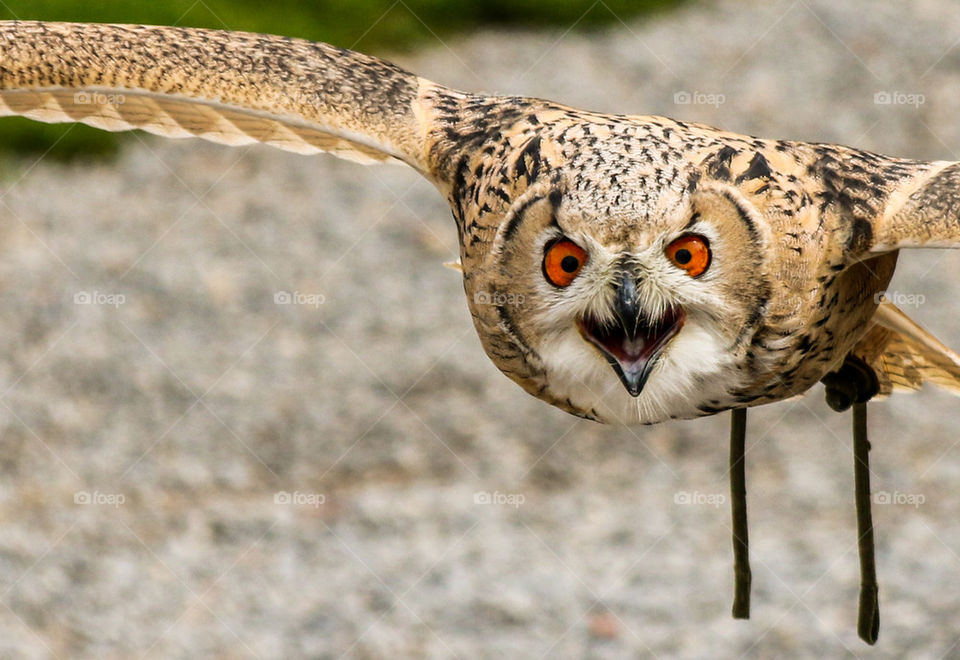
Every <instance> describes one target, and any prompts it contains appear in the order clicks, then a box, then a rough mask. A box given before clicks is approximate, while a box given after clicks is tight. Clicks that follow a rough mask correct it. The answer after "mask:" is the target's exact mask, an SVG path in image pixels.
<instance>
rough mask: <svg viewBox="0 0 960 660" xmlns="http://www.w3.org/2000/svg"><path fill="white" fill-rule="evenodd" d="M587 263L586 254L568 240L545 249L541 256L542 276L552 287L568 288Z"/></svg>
mask: <svg viewBox="0 0 960 660" xmlns="http://www.w3.org/2000/svg"><path fill="white" fill-rule="evenodd" d="M586 263H587V252H586V250H584V249H583V248H582V247H580V246H579V245H577V244H576V243H574V242H573V241H571V240H570V239H569V238H562V239H560V240H559V241H557V242H556V243H553V244H552V245H550V246H549V247H547V251H546V253H545V254H544V255H543V275H544V277H546V278H547V281H548V282H550V284H552V285H554V286H560V287H563V286H570V283H571V282H573V280H574V278H576V276H577V275H578V274H579V273H580V269H581V268H583V266H584V264H586Z"/></svg>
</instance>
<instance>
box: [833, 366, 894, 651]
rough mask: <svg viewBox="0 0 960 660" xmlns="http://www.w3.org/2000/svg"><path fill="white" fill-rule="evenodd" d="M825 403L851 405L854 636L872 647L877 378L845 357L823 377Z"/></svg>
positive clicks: (876, 626) (876, 621)
mask: <svg viewBox="0 0 960 660" xmlns="http://www.w3.org/2000/svg"><path fill="white" fill-rule="evenodd" d="M822 382H823V385H824V389H825V391H826V396H827V404H828V405H829V406H830V407H831V408H833V409H834V410H836V411H838V412H840V411H843V410H846V409H847V408H849V407H850V406H851V405H852V406H853V482H854V500H855V502H856V508H857V551H858V553H859V555H860V601H859V606H858V611H857V634H858V635H859V636H860V639H862V640H863V641H865V642H866V643H867V644H875V643H876V641H877V637H878V636H879V634H880V601H879V594H878V587H877V567H876V560H875V557H874V544H873V514H872V512H871V510H870V456H869V452H870V442H869V441H868V440H867V401H869V400H870V399H871V398H872V397H873V396H874V395H875V394H876V393H877V392H878V391H879V389H880V385H879V381H878V380H877V375H876V373H875V372H874V371H873V369H872V368H871V367H870V366H869V365H868V364H867V363H866V362H864V361H863V360H861V359H860V358H858V357H856V356H854V355H848V356H847V357H846V359H845V360H844V362H843V365H842V366H841V367H840V369H838V370H837V371H834V372H832V373H829V374H827V375H826V376H824V378H823V381H822Z"/></svg>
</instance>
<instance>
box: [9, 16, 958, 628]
mask: <svg viewBox="0 0 960 660" xmlns="http://www.w3.org/2000/svg"><path fill="white" fill-rule="evenodd" d="M3 115H20V116H25V117H29V118H32V119H35V120H39V121H45V122H82V123H85V124H88V125H91V126H95V127H98V128H102V129H105V130H110V131H123V130H130V129H141V130H145V131H148V132H150V133H155V134H157V135H162V136H166V137H174V138H178V137H199V138H203V139H206V140H211V141H213V142H218V143H222V144H227V145H247V144H253V143H264V144H269V145H272V146H275V147H279V148H281V149H285V150H288V151H293V152H297V153H301V154H313V153H318V152H328V153H332V154H334V155H337V156H340V157H343V158H347V159H350V160H354V161H358V162H361V163H378V162H396V163H403V164H406V165H408V166H410V167H412V168H414V169H415V170H416V171H417V172H419V173H420V174H421V175H422V176H424V177H425V178H426V179H427V180H428V181H430V182H431V183H432V184H433V185H434V186H435V187H436V188H437V190H438V192H439V193H440V194H441V195H443V196H444V197H445V198H446V200H447V201H448V203H449V204H450V208H451V210H452V212H453V219H454V221H455V223H456V228H457V232H458V236H459V242H460V260H459V261H458V262H457V264H455V267H456V268H457V269H458V270H460V271H461V272H462V274H463V285H464V290H465V292H466V297H467V304H468V306H469V308H470V312H471V315H472V318H473V322H474V325H475V327H476V330H477V334H478V336H479V338H480V342H481V343H482V345H483V348H484V350H485V351H486V353H487V354H488V355H489V357H490V358H491V360H492V361H493V362H494V364H495V365H496V366H497V367H498V368H499V369H500V370H501V371H502V372H503V373H504V374H506V375H507V376H508V377H509V378H511V379H512V380H514V381H515V382H516V383H518V384H519V385H520V386H521V387H523V388H524V389H525V390H526V391H527V392H529V393H530V394H532V395H534V396H536V397H538V398H540V399H542V400H544V401H546V402H548V403H550V404H552V405H554V406H557V407H559V408H561V409H563V410H565V411H567V412H569V413H572V414H574V415H578V416H580V417H584V418H588V419H593V420H597V421H600V422H609V423H615V424H653V423H657V422H661V421H664V420H667V419H687V418H694V417H699V416H703V415H711V414H715V413H718V412H721V411H725V410H733V411H734V413H733V416H732V419H733V425H732V427H731V430H732V433H731V438H732V441H733V442H732V444H731V475H732V481H731V489H732V490H731V492H732V496H733V499H732V505H731V510H732V512H733V520H734V525H733V527H734V554H735V569H736V575H737V589H736V598H735V601H734V615H735V616H741V617H742V616H747V615H748V614H749V586H750V573H749V564H748V553H747V535H746V500H745V485H744V478H743V438H744V434H745V419H746V418H745V415H746V409H747V408H749V407H751V406H756V405H761V404H765V403H771V402H775V401H779V400H782V399H786V398H789V397H793V396H797V395H801V394H803V393H804V392H806V391H807V390H808V389H810V388H811V387H812V386H813V385H815V384H816V383H818V382H821V381H822V382H823V383H824V385H825V386H826V391H827V396H828V402H829V403H830V404H831V406H833V407H835V408H837V409H842V408H844V407H847V406H849V405H850V404H851V403H854V404H856V406H855V408H854V437H855V442H854V455H855V458H856V461H855V464H856V473H855V478H856V499H857V513H858V540H859V542H858V546H859V550H860V555H861V562H862V569H861V597H860V619H859V624H858V631H859V633H860V635H861V637H862V638H863V639H865V640H866V641H868V642H869V643H873V642H875V641H876V639H877V633H878V630H879V615H878V607H877V600H878V599H877V586H876V576H875V571H874V567H873V561H874V560H873V549H872V538H873V537H872V532H873V528H872V522H871V519H870V513H869V493H870V491H869V474H868V468H867V450H868V448H869V445H868V443H867V440H866V417H865V414H866V413H865V401H866V400H867V399H869V398H870V397H872V396H874V395H876V394H879V395H887V394H890V393H891V392H892V391H893V390H894V389H906V390H911V389H918V388H919V387H920V386H921V385H922V384H923V383H924V382H927V381H929V382H932V383H935V384H938V385H941V386H943V387H946V388H947V389H949V390H952V391H954V392H960V356H958V355H957V354H956V353H954V352H953V351H951V350H950V349H949V348H947V347H946V346H944V345H943V344H942V343H940V342H939V341H938V340H937V339H935V338H934V337H933V336H931V335H930V334H929V333H928V332H926V331H925V330H924V329H923V328H921V327H920V326H919V325H917V324H916V323H915V322H913V321H912V320H911V319H910V318H908V317H907V316H906V315H905V314H904V313H903V312H901V311H900V310H899V309H897V308H896V307H895V306H894V305H892V304H891V303H890V302H889V301H887V300H886V299H885V297H884V291H885V289H886V286H887V284H888V282H889V281H890V278H891V277H892V275H893V272H894V269H895V267H896V262H897V254H898V251H899V250H900V249H901V248H934V247H940V248H946V247H960V163H952V162H927V161H916V160H906V159H901V158H891V157H887V156H882V155H879V154H875V153H869V152H865V151H860V150H857V149H853V148H849V147H844V146H839V145H832V144H816V143H804V142H795V141H785V140H770V139H760V138H755V137H751V136H746V135H738V134H735V133H730V132H726V131H722V130H718V129H716V128H711V127H709V126H704V125H700V124H694V123H689V122H683V121H676V120H672V119H668V118H665V117H653V116H636V115H610V114H600V113H596V112H589V111H584V110H578V109H575V108H571V107H567V106H564V105H560V104H557V103H553V102H550V101H546V100H541V99H535V98H524V97H513V96H511V97H504V96H489V95H478V94H471V93H467V92H461V91H457V90H454V89H450V88H447V87H444V86H442V85H439V84H437V83H434V82H431V81H429V80H425V79H423V78H420V77H418V76H416V75H414V74H412V73H409V72H407V71H404V70H403V69H401V68H398V67H396V66H394V65H392V64H390V63H388V62H385V61H383V60H380V59H377V58H374V57H370V56H367V55H363V54H360V53H355V52H351V51H348V50H343V49H339V48H335V47H333V46H329V45H326V44H319V43H311V42H307V41H303V40H297V39H288V38H283V37H274V36H266V35H258V34H248V33H241V32H222V31H214V30H201V29H191V28H174V27H145V26H126V25H81V24H67V23H38V22H19V21H16V22H0V116H3Z"/></svg>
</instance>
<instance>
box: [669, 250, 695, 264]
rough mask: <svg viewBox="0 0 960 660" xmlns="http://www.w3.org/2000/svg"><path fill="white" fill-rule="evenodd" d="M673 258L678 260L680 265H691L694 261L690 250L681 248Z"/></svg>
mask: <svg viewBox="0 0 960 660" xmlns="http://www.w3.org/2000/svg"><path fill="white" fill-rule="evenodd" d="M673 258H674V259H676V260H677V263H678V264H688V263H690V260H691V259H693V255H692V254H690V250H687V249H686V248H681V249H679V250H677V253H676V254H675V255H673Z"/></svg>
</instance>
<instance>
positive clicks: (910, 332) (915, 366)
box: [854, 302, 960, 395]
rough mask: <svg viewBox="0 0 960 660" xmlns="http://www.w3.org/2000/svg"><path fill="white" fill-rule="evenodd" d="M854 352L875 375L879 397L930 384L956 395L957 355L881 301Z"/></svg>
mask: <svg viewBox="0 0 960 660" xmlns="http://www.w3.org/2000/svg"><path fill="white" fill-rule="evenodd" d="M873 322H874V325H873V326H872V327H871V328H870V330H869V331H868V332H867V334H866V335H865V336H864V338H863V339H861V341H860V342H859V343H858V344H857V347H856V348H855V349H854V353H856V354H857V355H859V356H860V357H862V358H864V359H865V360H866V361H867V362H868V363H869V364H870V365H871V366H873V368H874V370H875V371H876V373H877V377H878V378H879V380H880V394H881V395H887V394H890V393H891V392H892V391H896V390H900V391H915V390H919V389H920V388H921V387H922V386H923V384H924V383H926V382H930V383H933V384H935V385H938V386H940V387H943V388H944V389H946V390H948V391H950V392H953V393H954V394H958V395H960V355H958V354H957V353H955V352H954V351H952V350H950V349H949V348H948V347H947V346H945V345H944V344H943V343H942V342H941V341H940V340H938V339H937V338H936V337H934V336H933V335H932V334H930V333H929V332H928V331H927V330H925V329H924V328H922V327H921V326H920V325H918V324H917V323H916V322H915V321H913V320H912V319H911V318H910V317H909V316H907V315H906V314H904V313H903V312H902V311H901V310H900V309H898V308H897V307H896V306H894V305H892V304H890V303H888V302H882V303H880V305H879V306H878V307H877V312H876V314H875V315H874V318H873Z"/></svg>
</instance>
